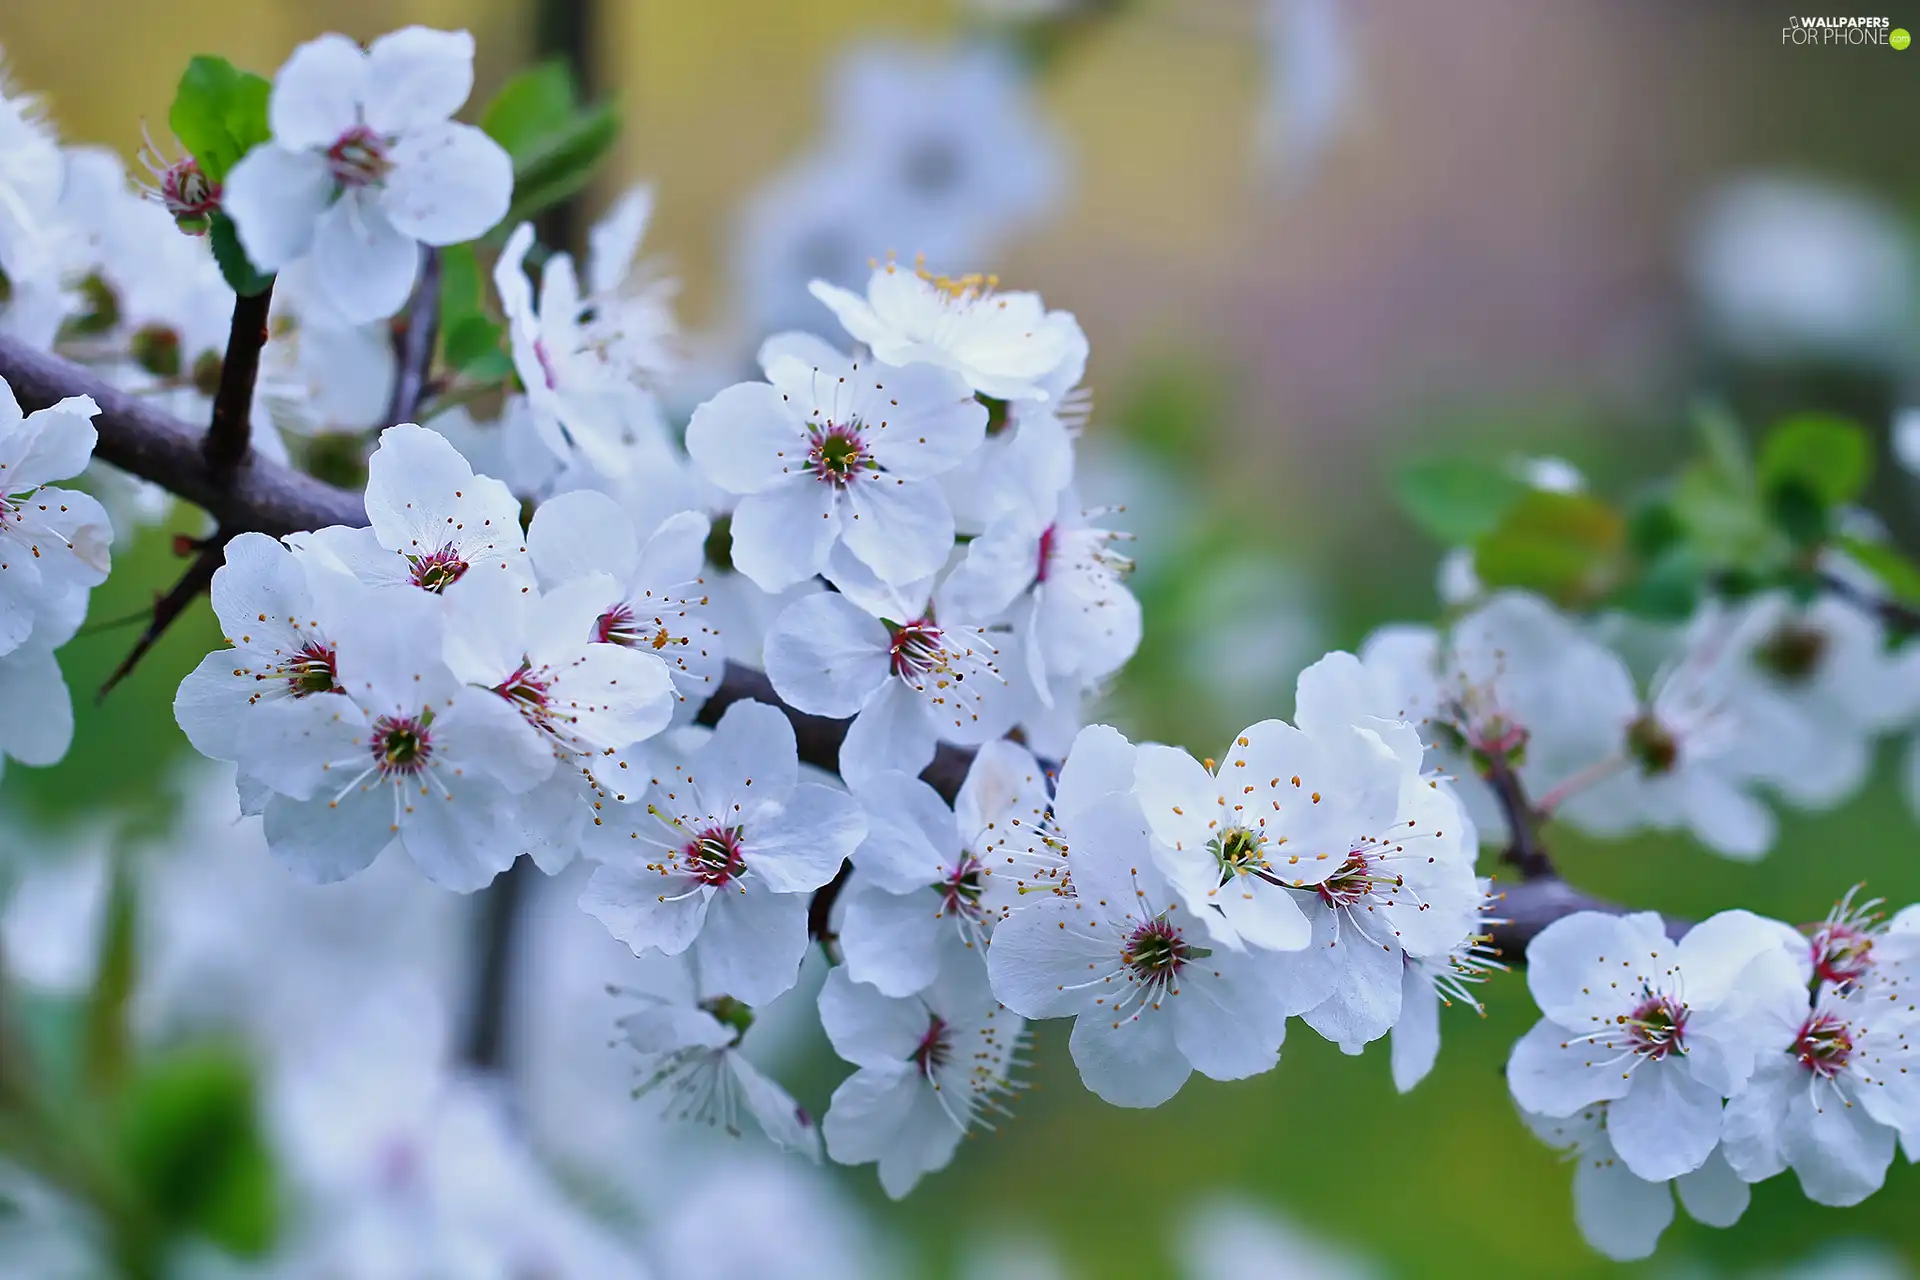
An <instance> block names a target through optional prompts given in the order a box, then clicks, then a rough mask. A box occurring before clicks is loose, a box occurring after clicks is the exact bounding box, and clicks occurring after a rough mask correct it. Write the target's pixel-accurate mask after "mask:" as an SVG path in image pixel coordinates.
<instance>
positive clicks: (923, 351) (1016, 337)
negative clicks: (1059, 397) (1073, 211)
mask: <svg viewBox="0 0 1920 1280" xmlns="http://www.w3.org/2000/svg"><path fill="white" fill-rule="evenodd" d="M812 288H813V296H814V297H816V298H818V299H820V301H822V302H824V303H826V304H827V306H828V307H830V308H832V310H833V313H834V315H836V316H838V317H839V318H840V323H841V325H842V327H844V328H845V329H846V331H847V332H848V333H849V334H851V335H852V336H853V338H854V340H855V341H857V342H861V343H864V344H865V345H866V346H867V347H868V348H869V349H871V350H872V352H873V354H874V357H875V358H876V359H878V360H881V361H883V362H884V363H886V364H891V365H911V364H918V363H922V362H925V363H929V364H934V365H937V366H939V367H941V368H944V369H951V370H953V371H954V372H956V373H958V374H959V375H960V376H961V377H962V378H964V379H965V380H966V384H967V385H968V386H969V387H971V388H972V389H973V390H975V391H977V392H979V393H980V394H981V395H984V396H992V397H993V398H995V399H997V400H1044V399H1047V398H1048V395H1049V392H1048V390H1047V380H1048V378H1049V377H1050V376H1051V375H1052V374H1053V373H1054V372H1055V371H1056V370H1058V369H1059V368H1060V366H1061V365H1062V364H1063V363H1065V362H1066V361H1068V360H1070V359H1074V358H1076V356H1077V354H1078V353H1079V351H1080V350H1081V348H1082V346H1083V344H1084V342H1085V339H1084V337H1083V336H1082V335H1081V333H1080V325H1079V322H1077V321H1076V320H1075V319H1074V318H1073V316H1072V315H1071V314H1069V313H1068V312H1065V311H1048V310H1047V309H1046V304H1045V303H1043V302H1042V301H1041V300H1040V295H1039V294H1037V293H1025V292H1013V293H1002V292H1001V291H1000V289H999V281H998V279H997V278H995V277H992V276H982V275H965V276H959V277H949V276H936V275H934V274H932V273H931V272H928V271H927V270H926V269H925V268H915V269H913V270H907V269H904V268H902V267H901V266H900V265H899V264H898V263H894V262H888V263H884V264H882V265H880V266H878V267H875V268H874V271H873V275H872V277H871V278H870V279H869V280H868V281H867V292H866V296H864V297H862V296H861V295H860V294H857V293H854V292H853V291H851V290H849V289H841V288H838V287H836V286H834V285H830V284H827V283H826V282H825V281H820V280H816V281H814V283H813V285H812Z"/></svg>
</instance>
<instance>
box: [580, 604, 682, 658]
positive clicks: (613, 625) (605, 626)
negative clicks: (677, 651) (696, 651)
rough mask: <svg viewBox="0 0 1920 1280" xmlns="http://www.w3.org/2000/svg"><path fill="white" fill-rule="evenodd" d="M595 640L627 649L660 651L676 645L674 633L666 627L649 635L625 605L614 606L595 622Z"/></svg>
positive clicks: (657, 628) (658, 628)
mask: <svg viewBox="0 0 1920 1280" xmlns="http://www.w3.org/2000/svg"><path fill="white" fill-rule="evenodd" d="M593 638H594V639H595V640H598V641H599V642H600V643H601V644H617V645H620V646H621V647H622V648H626V649H654V650H660V649H664V648H666V647H667V646H668V645H670V644H673V643H674V636H673V633H672V632H671V631H668V630H667V629H666V628H665V627H655V628H654V630H653V632H652V633H651V634H649V633H648V632H647V630H646V629H645V628H644V627H643V626H642V625H641V623H640V620H639V619H638V618H636V617H634V616H633V610H632V609H631V608H630V607H628V606H627V605H625V604H617V605H615V606H613V608H611V609H609V610H607V611H606V612H605V613H603V614H601V615H600V616H599V618H597V619H596V620H595V621H594V624H593Z"/></svg>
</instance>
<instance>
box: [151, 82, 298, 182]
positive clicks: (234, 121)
mask: <svg viewBox="0 0 1920 1280" xmlns="http://www.w3.org/2000/svg"><path fill="white" fill-rule="evenodd" d="M272 88H273V86H272V85H270V84H268V83H267V81H266V80H264V79H262V78H261V77H260V76H257V75H254V74H253V73H252V72H250V71H241V70H240V69H239V68H237V67H235V66H234V65H233V64H232V63H231V62H228V61H227V60H226V59H225V58H215V57H209V56H208V55H206V54H201V55H199V56H198V57H195V58H194V59H193V60H192V61H191V62H189V63H188V64H187V69H186V72H185V74H183V75H182V76H181V77H180V87H179V88H178V89H177V90H176V91H175V92H174V97H173V107H172V109H171V110H170V111H169V112H168V113H167V124H168V125H169V126H170V127H171V128H172V129H173V133H174V136H175V137H177V138H179V139H180V145H181V146H183V147H185V148H186V149H187V152H188V153H189V154H190V155H192V156H193V158H194V159H195V160H198V161H199V162H200V171H201V172H202V173H204V174H206V175H207V177H208V178H209V179H211V180H212V181H214V182H224V181H225V180H226V177H227V174H228V172H229V171H230V170H231V169H232V168H233V166H234V165H236V164H238V163H239V162H240V157H241V156H244V155H245V154H247V152H248V151H251V150H252V149H253V148H254V147H256V146H258V145H259V144H261V143H263V142H265V141H267V139H268V138H270V137H271V136H272V130H271V129H270V128H269V126H268V124H267V98H268V96H269V94H270V93H271V92H272Z"/></svg>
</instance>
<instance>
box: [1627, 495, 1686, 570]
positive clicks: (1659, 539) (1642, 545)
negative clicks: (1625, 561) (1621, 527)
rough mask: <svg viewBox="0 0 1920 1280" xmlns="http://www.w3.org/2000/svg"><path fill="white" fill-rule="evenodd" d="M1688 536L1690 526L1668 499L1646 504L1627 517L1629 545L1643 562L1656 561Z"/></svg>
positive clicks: (1654, 499)
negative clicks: (1688, 526)
mask: <svg viewBox="0 0 1920 1280" xmlns="http://www.w3.org/2000/svg"><path fill="white" fill-rule="evenodd" d="M1686 536H1687V529H1686V526H1685V525H1684V524H1682V523H1681V521H1680V517H1679V515H1677V514H1676V513H1675V512H1674V509H1673V504H1672V503H1671V502H1669V501H1667V500H1666V499H1665V498H1652V499H1648V500H1646V501H1643V502H1641V503H1639V504H1638V505H1637V506H1635V507H1634V509H1633V511H1632V513H1631V514H1630V515H1628V517H1627V545H1628V547H1630V548H1632V550H1633V554H1634V555H1636V556H1638V557H1640V558H1641V559H1642V560H1652V559H1653V558H1655V557H1656V556H1658V555H1660V554H1662V553H1663V552H1665V551H1667V550H1668V549H1670V548H1672V547H1673V546H1675V545H1676V544H1678V543H1680V542H1683V541H1685V539H1686Z"/></svg>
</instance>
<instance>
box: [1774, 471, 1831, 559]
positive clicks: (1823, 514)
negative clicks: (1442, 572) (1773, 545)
mask: <svg viewBox="0 0 1920 1280" xmlns="http://www.w3.org/2000/svg"><path fill="white" fill-rule="evenodd" d="M1767 514H1768V516H1769V517H1771V518H1772V520H1773V523H1774V526H1775V527H1776V528H1778V529H1779V530H1780V532H1782V533H1784V534H1786V535H1787V541H1789V542H1791V543H1792V544H1793V545H1794V546H1796V547H1818V546H1821V545H1823V544H1824V543H1825V542H1826V541H1827V538H1828V536H1829V535H1830V534H1831V533H1832V529H1833V521H1832V518H1831V517H1832V508H1830V507H1828V506H1827V504H1826V503H1824V502H1822V501H1821V500H1820V496H1819V495H1818V494H1816V493H1815V492H1814V491H1813V490H1812V489H1811V488H1810V487H1808V485H1807V484H1806V483H1805V482H1804V481H1802V480H1799V479H1794V480H1789V481H1787V482H1786V483H1784V484H1782V485H1779V486H1778V487H1776V488H1773V489H1770V490H1768V491H1767Z"/></svg>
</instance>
